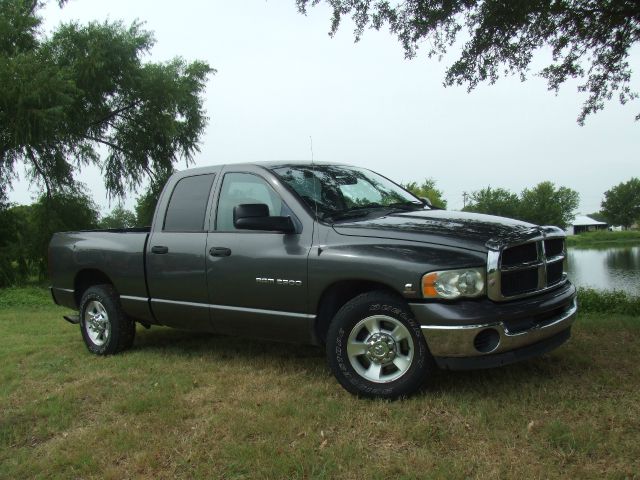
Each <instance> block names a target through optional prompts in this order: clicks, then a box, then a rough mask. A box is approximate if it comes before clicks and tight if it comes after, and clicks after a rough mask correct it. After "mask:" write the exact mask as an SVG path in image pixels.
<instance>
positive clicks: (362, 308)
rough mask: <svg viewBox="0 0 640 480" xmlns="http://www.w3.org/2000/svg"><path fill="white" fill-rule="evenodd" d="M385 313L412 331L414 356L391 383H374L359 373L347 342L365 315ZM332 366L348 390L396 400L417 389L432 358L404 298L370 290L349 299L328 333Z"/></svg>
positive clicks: (329, 355) (361, 394) (328, 352)
mask: <svg viewBox="0 0 640 480" xmlns="http://www.w3.org/2000/svg"><path fill="white" fill-rule="evenodd" d="M373 315H386V316H389V317H393V318H394V319H396V320H398V321H400V322H401V323H402V324H403V325H404V326H405V327H407V329H408V330H409V333H410V334H411V337H412V340H413V345H414V358H413V362H412V363H411V366H410V367H409V370H407V372H406V373H405V374H404V375H402V376H401V377H400V378H398V379H397V380H394V381H392V382H389V383H375V382H371V381H369V380H367V379H365V378H363V377H362V376H360V374H358V373H357V372H356V370H355V369H354V368H353V367H352V366H351V362H350V361H349V358H348V356H347V341H348V338H349V335H350V333H351V331H352V330H353V328H354V327H355V326H356V324H357V323H358V322H359V321H361V320H363V319H364V318H366V317H370V316H373ZM327 360H328V363H329V367H330V368H331V370H332V372H333V373H334V375H335V376H336V378H337V379H338V381H339V382H340V384H341V385H342V386H343V387H344V388H345V389H346V390H348V391H349V392H351V393H354V394H356V395H360V396H363V397H377V398H389V399H395V398H398V397H403V396H408V395H410V394H412V393H414V392H415V391H417V390H418V389H419V388H420V387H421V386H422V385H423V384H424V382H425V381H426V379H427V377H428V375H429V373H430V371H431V369H432V357H431V354H430V353H429V349H428V347H427V343H426V341H425V339H424V336H423V334H422V331H421V329H420V325H419V324H418V323H417V322H416V320H415V319H414V318H413V315H412V313H411V310H410V309H409V308H408V306H407V305H406V304H405V303H404V301H403V300H402V299H397V298H395V297H394V296H392V295H389V294H386V293H385V292H370V293H365V294H362V295H359V296H358V297H356V298H354V299H353V300H351V301H349V302H347V304H345V305H344V306H343V307H342V308H341V309H340V310H339V311H338V313H337V314H336V316H335V317H334V319H333V322H332V323H331V325H330V327H329V331H328V333H327Z"/></svg>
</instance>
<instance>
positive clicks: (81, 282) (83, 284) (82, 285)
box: [73, 268, 115, 308]
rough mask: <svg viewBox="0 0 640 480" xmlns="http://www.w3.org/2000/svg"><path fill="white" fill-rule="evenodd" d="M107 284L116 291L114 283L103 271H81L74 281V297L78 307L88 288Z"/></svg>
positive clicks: (89, 269)
mask: <svg viewBox="0 0 640 480" xmlns="http://www.w3.org/2000/svg"><path fill="white" fill-rule="evenodd" d="M105 284H107V285H111V286H112V287H114V289H115V286H114V284H113V282H112V281H111V279H110V278H109V276H108V275H107V274H106V273H104V272H103V271H101V270H98V269H95V268H87V269H84V270H80V271H79V272H78V273H77V274H76V276H75V278H74V280H73V295H74V299H75V302H76V306H77V307H78V308H80V301H81V300H82V296H83V295H84V292H86V291H87V289H88V288H90V287H93V286H95V285H105Z"/></svg>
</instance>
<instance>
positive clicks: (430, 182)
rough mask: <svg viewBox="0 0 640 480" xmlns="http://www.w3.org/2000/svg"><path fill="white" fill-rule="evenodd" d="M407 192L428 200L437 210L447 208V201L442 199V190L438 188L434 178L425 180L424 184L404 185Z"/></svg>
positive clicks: (412, 183) (411, 183) (410, 183)
mask: <svg viewBox="0 0 640 480" xmlns="http://www.w3.org/2000/svg"><path fill="white" fill-rule="evenodd" d="M403 188H404V189H405V190H409V191H410V192H411V193H413V194H414V195H415V196H416V197H423V198H428V199H429V200H430V201H431V205H433V206H434V207H436V208H447V201H446V200H445V199H444V198H442V195H443V193H442V190H438V189H437V188H436V181H435V180H434V179H433V178H425V179H424V181H423V182H422V184H420V185H418V182H409V183H407V184H406V185H403Z"/></svg>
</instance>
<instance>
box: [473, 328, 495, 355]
mask: <svg viewBox="0 0 640 480" xmlns="http://www.w3.org/2000/svg"><path fill="white" fill-rule="evenodd" d="M499 344H500V334H499V333H498V331H497V330H496V329H494V328H486V329H484V330H482V331H481V332H480V333H479V334H477V335H476V338H474V339H473V346H474V347H475V348H476V350H477V351H479V352H480V353H491V352H493V351H494V350H495V349H496V348H498V345H499Z"/></svg>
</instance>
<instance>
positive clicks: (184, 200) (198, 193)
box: [163, 174, 214, 232]
mask: <svg viewBox="0 0 640 480" xmlns="http://www.w3.org/2000/svg"><path fill="white" fill-rule="evenodd" d="M213 177H214V175H213V174H210V175H197V176H193V177H185V178H182V179H180V180H179V181H178V183H176V186H175V187H174V189H173V192H172V194H171V199H170V200H169V205H168V206H167V213H166V215H165V217H164V226H163V230H164V231H165V232H202V231H204V214H205V212H206V210H207V202H208V200H209V193H210V192H211V185H212V184H213Z"/></svg>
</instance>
